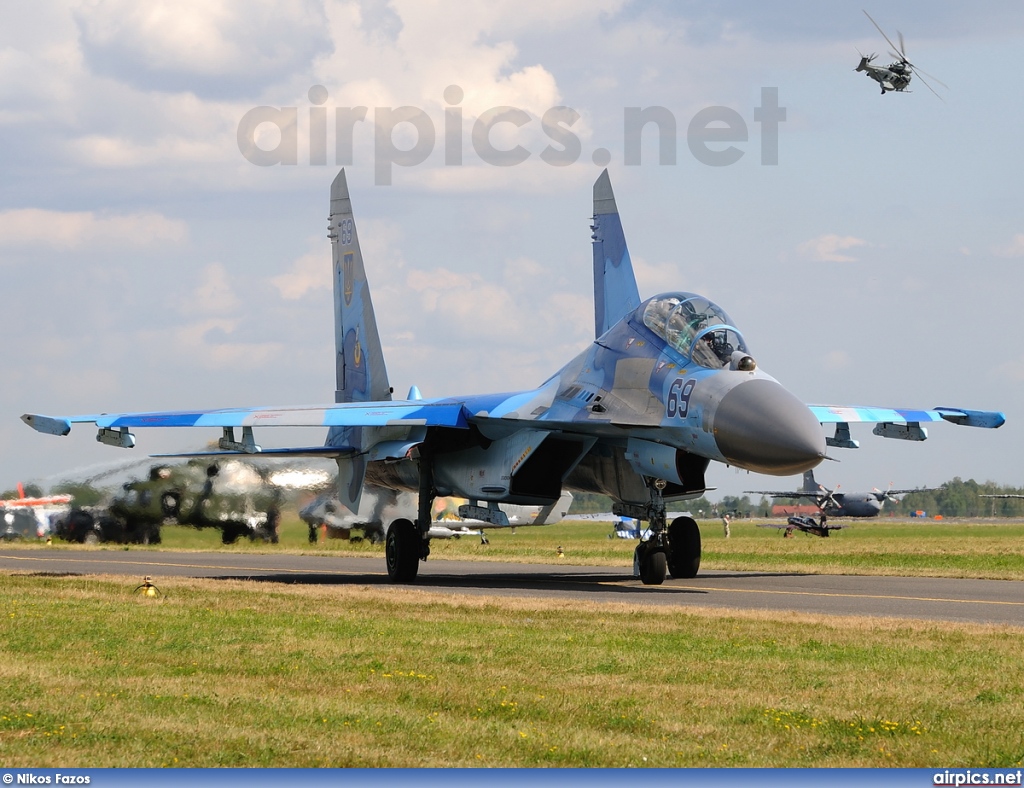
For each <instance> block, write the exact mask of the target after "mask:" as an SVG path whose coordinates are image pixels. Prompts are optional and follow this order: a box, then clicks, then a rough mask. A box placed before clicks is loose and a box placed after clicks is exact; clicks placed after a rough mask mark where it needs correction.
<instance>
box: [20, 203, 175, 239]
mask: <svg viewBox="0 0 1024 788" xmlns="http://www.w3.org/2000/svg"><path fill="white" fill-rule="evenodd" d="M187 235H188V229H187V227H186V225H185V223H184V222H181V221H178V220H176V219H168V218H167V217H166V216H162V215H160V214H158V213H150V212H146V213H132V214H121V215H118V214H105V213H94V212H93V211H48V210H43V209H40V208H20V209H16V210H11V211H3V212H0V246H27V245H43V246H49V247H53V248H58V249H76V248H79V247H83V246H100V247H111V246H146V245H149V244H157V243H178V242H180V241H183V240H184V239H185V238H186V236H187Z"/></svg>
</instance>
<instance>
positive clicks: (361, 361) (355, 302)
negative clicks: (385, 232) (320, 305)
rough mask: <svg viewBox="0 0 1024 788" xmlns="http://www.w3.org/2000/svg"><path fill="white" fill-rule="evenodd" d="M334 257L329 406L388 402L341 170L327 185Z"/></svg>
mask: <svg viewBox="0 0 1024 788" xmlns="http://www.w3.org/2000/svg"><path fill="white" fill-rule="evenodd" d="M327 237H328V238H330V239H331V251H332V256H333V258H334V347H335V363H336V381H337V382H336V385H335V392H334V401H335V402H366V401H371V400H385V399H391V387H390V385H389V383H388V371H387V369H386V368H385V366H384V351H383V350H382V349H381V346H380V336H379V335H378V333H377V319H376V317H374V314H373V303H372V302H371V301H370V287H369V285H368V284H367V282H366V271H365V270H364V269H363V255H362V252H360V251H359V235H358V233H357V232H356V223H355V220H354V219H353V218H352V201H351V200H350V199H349V196H348V183H347V182H346V180H345V170H342V171H341V172H339V173H338V177H337V178H335V179H334V183H332V184H331V217H330V221H329V224H328V225H327Z"/></svg>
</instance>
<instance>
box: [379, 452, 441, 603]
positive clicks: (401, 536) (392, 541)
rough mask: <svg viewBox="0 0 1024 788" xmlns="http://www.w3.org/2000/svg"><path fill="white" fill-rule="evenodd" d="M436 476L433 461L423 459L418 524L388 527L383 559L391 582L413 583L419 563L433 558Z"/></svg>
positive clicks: (402, 522)
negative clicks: (432, 538) (432, 517)
mask: <svg viewBox="0 0 1024 788" xmlns="http://www.w3.org/2000/svg"><path fill="white" fill-rule="evenodd" d="M434 497H435V491H434V475H433V470H432V468H431V464H430V460H429V459H428V458H427V457H424V456H422V455H421V457H420V489H419V505H418V508H417V513H416V522H415V523H413V522H410V521H409V520H406V519H404V518H403V519H399V520H395V521H394V522H392V523H391V525H390V526H389V527H388V534H387V537H386V538H385V542H384V559H385V562H386V564H387V568H388V579H389V580H390V581H391V582H392V583H412V582H415V580H416V575H417V573H418V572H419V569H420V561H421V560H423V561H426V560H427V556H428V555H430V539H429V538H428V537H427V533H428V532H429V531H430V515H431V510H432V508H433V506H434Z"/></svg>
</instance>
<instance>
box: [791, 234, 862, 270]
mask: <svg viewBox="0 0 1024 788" xmlns="http://www.w3.org/2000/svg"><path fill="white" fill-rule="evenodd" d="M866 245H867V241H865V240H864V239H863V238H854V237H853V236H852V235H836V234H834V233H827V234H825V235H819V236H818V237H817V238H812V239H811V240H809V241H804V242H803V243H802V244H800V245H799V246H798V247H797V248H796V251H797V254H798V255H800V257H802V258H804V259H805V260H813V261H814V262H818V263H852V262H855V261H856V260H857V258H856V257H851V256H850V255H847V254H841V253H842V252H844V251H846V250H847V249H853V248H855V247H858V246H866Z"/></svg>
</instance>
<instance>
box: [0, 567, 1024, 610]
mask: <svg viewBox="0 0 1024 788" xmlns="http://www.w3.org/2000/svg"><path fill="white" fill-rule="evenodd" d="M0 571H3V572H19V573H29V574H75V575H92V574H106V575H124V576H126V577H131V578H133V579H134V578H139V579H141V578H142V577H143V576H144V575H151V576H153V578H154V582H157V583H158V582H159V578H161V577H172V576H173V577H207V578H236V579H237V578H243V579H249V580H253V581H255V582H272V583H304V584H310V585H315V584H350V585H386V584H387V583H388V579H387V574H386V572H385V569H384V561H383V559H382V558H347V557H334V556H313V555H287V554H283V553H282V554H242V553H231V552H226V551H225V552H217V551H214V552H165V551H154V550H123V549H117V550H106V549H81V550H47V549H45V548H41V549H6V550H0ZM417 585H418V586H419V587H422V588H427V589H430V590H432V591H438V592H442V593H452V594H489V595H499V596H519V597H533V598H546V599H560V600H567V599H569V600H571V599H581V600H582V599H587V600H591V601H604V602H629V603H630V604H644V605H673V606H691V605H692V606H698V607H714V608H746V609H756V610H776V611H798V612H803V613H817V614H823V615H830V616H871V617H893V618H912V619H925V620H940V621H963V622H971V623H979V624H1010V625H1016V626H1024V583H1021V582H1017V581H1011V580H960V579H949V578H929V577H868V576H852V575H814V574H774V573H769V572H716V571H702V572H701V574H700V575H699V576H698V577H696V578H694V579H692V580H671V579H670V580H667V581H666V582H665V584H664V585H661V586H644V585H642V584H641V583H640V581H639V579H637V578H634V577H632V575H631V574H630V573H629V572H628V570H627V569H626V568H625V567H623V568H622V569H619V568H615V567H586V566H566V565H551V564H516V563H494V562H477V561H443V560H428V561H426V562H425V563H423V564H421V565H420V573H419V579H418V580H417Z"/></svg>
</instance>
